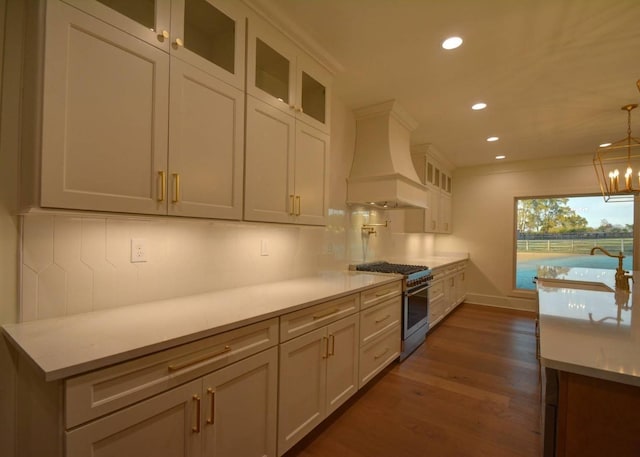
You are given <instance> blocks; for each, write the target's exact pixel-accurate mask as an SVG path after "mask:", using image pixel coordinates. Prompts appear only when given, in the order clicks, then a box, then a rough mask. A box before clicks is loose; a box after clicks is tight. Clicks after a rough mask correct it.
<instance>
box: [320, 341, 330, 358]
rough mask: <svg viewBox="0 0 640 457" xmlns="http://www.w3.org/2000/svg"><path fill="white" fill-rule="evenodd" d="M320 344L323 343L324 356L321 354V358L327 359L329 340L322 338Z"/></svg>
mask: <svg viewBox="0 0 640 457" xmlns="http://www.w3.org/2000/svg"><path fill="white" fill-rule="evenodd" d="M322 342H323V343H324V354H322V358H323V359H326V358H327V357H329V338H327V337H326V336H323V337H322Z"/></svg>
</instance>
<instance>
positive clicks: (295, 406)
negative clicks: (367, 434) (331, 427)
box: [278, 314, 359, 455]
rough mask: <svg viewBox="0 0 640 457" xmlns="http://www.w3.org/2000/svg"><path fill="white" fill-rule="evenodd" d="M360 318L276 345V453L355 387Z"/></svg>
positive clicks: (299, 435)
mask: <svg viewBox="0 0 640 457" xmlns="http://www.w3.org/2000/svg"><path fill="white" fill-rule="evenodd" d="M358 338H359V316H358V314H353V315H351V316H349V317H345V318H343V319H340V320H338V321H336V322H333V323H331V324H329V325H327V326H325V327H322V328H319V329H317V330H314V331H312V332H309V333H306V334H304V335H302V336H299V337H297V338H294V339H292V340H289V341H287V342H285V343H282V344H281V345H280V391H279V419H278V455H282V454H284V453H285V452H286V451H287V450H289V449H290V448H291V446H293V445H294V444H295V443H297V442H298V441H299V440H300V439H301V438H302V437H304V436H305V435H306V434H307V433H309V432H310V431H311V430H312V429H313V428H314V427H315V426H316V425H318V424H319V423H320V422H322V421H323V420H324V419H325V417H327V416H328V415H329V414H331V413H332V412H333V411H335V410H336V409H337V408H338V407H339V406H340V405H342V404H343V403H344V402H345V401H346V400H347V399H348V398H349V397H351V396H352V395H353V394H354V393H355V392H356V391H357V390H358Z"/></svg>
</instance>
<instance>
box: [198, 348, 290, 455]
mask: <svg viewBox="0 0 640 457" xmlns="http://www.w3.org/2000/svg"><path fill="white" fill-rule="evenodd" d="M277 367H278V349H277V348H276V347H273V348H271V349H268V350H266V351H264V352H261V353H259V354H256V355H254V356H252V357H249V358H248V359H244V360H242V361H240V362H237V363H235V364H233V365H230V366H228V367H226V368H223V369H221V370H218V371H216V372H214V373H212V374H211V375H209V376H206V377H205V378H204V381H203V388H204V393H203V395H204V397H203V401H204V402H205V405H204V409H203V411H204V419H203V420H204V425H203V427H204V432H205V434H204V436H205V443H204V454H203V455H204V456H206V457H214V456H215V457H236V456H243V457H266V456H270V457H275V455H276V420H277V415H276V407H277V395H278V392H277V385H278V368H277Z"/></svg>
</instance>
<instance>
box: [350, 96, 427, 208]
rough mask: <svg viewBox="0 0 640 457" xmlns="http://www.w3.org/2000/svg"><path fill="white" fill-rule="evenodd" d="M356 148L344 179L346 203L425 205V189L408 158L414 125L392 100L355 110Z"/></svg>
mask: <svg viewBox="0 0 640 457" xmlns="http://www.w3.org/2000/svg"><path fill="white" fill-rule="evenodd" d="M354 114H355V117H356V149H355V154H354V157H353V164H352V165H351V173H350V174H349V178H348V179H347V204H362V205H368V206H372V205H373V206H375V207H378V208H386V209H392V208H426V206H427V190H426V187H425V186H424V185H423V184H422V183H421V182H420V179H419V178H418V175H417V173H416V170H415V168H414V166H413V162H412V161H411V152H410V134H411V131H412V130H414V129H415V128H416V126H417V124H416V121H414V120H413V119H412V118H411V116H409V114H407V113H406V112H405V111H404V110H403V109H402V107H400V105H398V103H397V102H396V101H395V100H390V101H387V102H383V103H378V104H376V105H372V106H368V107H365V108H361V109H358V110H356V111H354Z"/></svg>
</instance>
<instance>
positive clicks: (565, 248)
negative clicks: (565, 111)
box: [518, 238, 633, 255]
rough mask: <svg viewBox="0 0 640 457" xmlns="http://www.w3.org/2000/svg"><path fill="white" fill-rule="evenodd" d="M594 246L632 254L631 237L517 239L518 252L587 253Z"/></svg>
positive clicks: (613, 251)
mask: <svg viewBox="0 0 640 457" xmlns="http://www.w3.org/2000/svg"><path fill="white" fill-rule="evenodd" d="M595 246H600V247H601V248H603V249H606V250H607V251H609V252H611V253H612V254H617V253H618V252H622V253H624V254H625V255H632V254H633V238H606V239H603V238H600V239H562V240H518V252H554V253H555V252H557V253H567V254H568V253H571V254H589V253H590V252H591V249H592V248H593V247H595Z"/></svg>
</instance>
